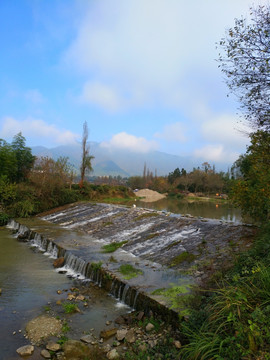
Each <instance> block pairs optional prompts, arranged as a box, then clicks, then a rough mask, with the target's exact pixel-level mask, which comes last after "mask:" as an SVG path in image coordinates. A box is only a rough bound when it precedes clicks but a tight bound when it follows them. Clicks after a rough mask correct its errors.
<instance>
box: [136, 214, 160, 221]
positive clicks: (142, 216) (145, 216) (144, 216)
mask: <svg viewBox="0 0 270 360" xmlns="http://www.w3.org/2000/svg"><path fill="white" fill-rule="evenodd" d="M154 216H158V213H156V212H150V213H144V214H142V215H139V216H137V217H136V218H135V219H134V221H138V220H142V219H145V218H149V217H154Z"/></svg>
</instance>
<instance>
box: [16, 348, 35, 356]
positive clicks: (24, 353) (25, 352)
mask: <svg viewBox="0 0 270 360" xmlns="http://www.w3.org/2000/svg"><path fill="white" fill-rule="evenodd" d="M16 352H17V353H18V354H19V355H20V356H29V355H32V354H33V352H34V346H33V345H25V346H22V347H20V348H19V349H17V350H16Z"/></svg>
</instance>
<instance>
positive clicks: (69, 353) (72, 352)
mask: <svg viewBox="0 0 270 360" xmlns="http://www.w3.org/2000/svg"><path fill="white" fill-rule="evenodd" d="M63 351H64V356H65V359H66V360H75V359H76V360H84V359H87V358H89V359H91V350H90V348H89V347H88V346H87V345H86V344H83V343H82V342H81V341H79V340H68V341H66V342H65V343H64V345H63Z"/></svg>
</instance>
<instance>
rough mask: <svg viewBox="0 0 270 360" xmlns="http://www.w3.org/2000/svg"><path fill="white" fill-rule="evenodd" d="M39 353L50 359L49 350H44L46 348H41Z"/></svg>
mask: <svg viewBox="0 0 270 360" xmlns="http://www.w3.org/2000/svg"><path fill="white" fill-rule="evenodd" d="M40 355H41V356H42V357H43V358H44V359H51V354H50V353H49V351H48V350H46V349H43V350H41V352H40Z"/></svg>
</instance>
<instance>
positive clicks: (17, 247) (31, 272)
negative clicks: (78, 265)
mask: <svg viewBox="0 0 270 360" xmlns="http://www.w3.org/2000/svg"><path fill="white" fill-rule="evenodd" d="M52 253H53V251H52ZM52 253H51V254H48V255H50V256H52ZM50 256H44V253H41V252H37V247H35V248H33V249H31V248H30V246H29V244H28V243H23V242H19V241H17V239H15V238H14V237H13V236H12V234H11V231H10V230H9V229H7V228H4V227H0V288H1V289H2V294H1V296H0V360H11V359H18V356H17V355H16V349H17V348H18V347H20V346H23V345H26V344H28V341H27V340H26V339H25V338H24V328H25V325H26V323H27V322H28V321H29V320H31V319H33V318H34V317H36V316H37V315H40V314H41V313H44V308H45V307H46V306H47V307H48V306H50V304H54V303H56V301H57V300H59V299H60V295H58V294H57V290H59V289H60V290H68V289H70V287H72V286H74V285H75V286H77V285H78V282H77V281H75V280H72V279H70V278H68V277H67V276H65V275H61V274H59V273H57V272H56V271H55V270H54V269H53V266H52V261H53V259H52V258H50ZM74 281H75V283H74ZM91 291H92V294H91V302H90V306H89V309H86V310H85V311H84V314H83V315H82V314H77V315H72V328H74V332H73V333H71V335H72V336H73V337H74V338H76V336H77V337H80V336H81V335H82V333H83V331H89V329H90V328H95V331H96V335H98V333H99V332H100V330H102V329H103V328H105V327H106V326H105V322H106V320H114V319H115V318H116V317H117V316H119V315H120V314H123V313H125V312H127V311H128V308H127V307H124V306H123V304H119V303H118V302H117V301H116V300H115V299H114V298H113V297H111V296H108V294H107V293H106V292H105V291H102V289H99V288H98V289H96V288H94V287H93V288H92V290H91ZM66 294H67V292H64V294H63V295H65V296H66ZM48 303H50V304H49V305H48ZM13 332H16V334H14V335H13ZM31 359H41V357H40V356H39V354H35V355H34V357H31Z"/></svg>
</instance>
